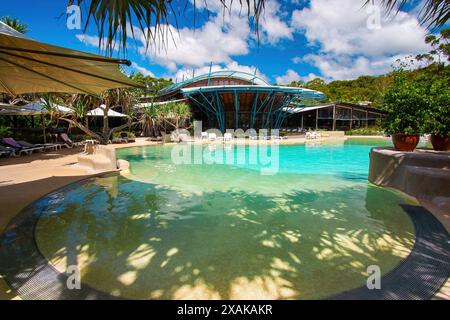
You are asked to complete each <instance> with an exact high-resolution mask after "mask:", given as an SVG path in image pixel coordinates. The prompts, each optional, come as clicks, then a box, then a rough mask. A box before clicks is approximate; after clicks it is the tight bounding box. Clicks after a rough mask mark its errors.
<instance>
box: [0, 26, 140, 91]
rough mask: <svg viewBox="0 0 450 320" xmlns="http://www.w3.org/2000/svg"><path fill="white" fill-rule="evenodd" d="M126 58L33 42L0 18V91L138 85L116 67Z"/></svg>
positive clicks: (127, 62)
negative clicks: (121, 58)
mask: <svg viewBox="0 0 450 320" xmlns="http://www.w3.org/2000/svg"><path fill="white" fill-rule="evenodd" d="M119 64H127V65H129V64H130V62H129V61H127V60H119V59H111V58H107V57H103V56H100V55H95V54H90V53H85V52H81V51H76V50H71V49H67V48H63V47H57V46H53V45H50V44H46V43H42V42H37V41H34V40H32V39H29V38H27V37H25V36H24V35H23V34H21V33H19V32H17V31H15V30H14V29H12V28H10V27H9V26H7V25H6V24H4V23H3V22H0V92H4V93H8V94H10V95H13V96H14V95H18V94H23V93H34V92H36V93H38V92H66V93H87V94H95V95H98V94H100V93H101V92H103V91H105V90H107V89H114V88H122V87H142V86H141V85H140V84H137V83H136V82H134V81H131V80H130V79H129V78H128V77H127V76H126V75H124V74H123V73H122V72H121V71H120V70H119Z"/></svg>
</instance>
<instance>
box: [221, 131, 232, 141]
mask: <svg viewBox="0 0 450 320" xmlns="http://www.w3.org/2000/svg"><path fill="white" fill-rule="evenodd" d="M223 141H225V142H227V141H233V135H232V134H231V133H229V132H227V133H225V134H224V136H223Z"/></svg>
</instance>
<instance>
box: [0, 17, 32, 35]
mask: <svg viewBox="0 0 450 320" xmlns="http://www.w3.org/2000/svg"><path fill="white" fill-rule="evenodd" d="M0 20H1V21H2V22H4V23H5V24H6V25H7V26H10V27H11V28H13V29H14V30H16V31H18V32H20V33H27V32H28V26H27V25H26V24H25V23H21V22H20V21H19V19H17V18H10V17H2V18H0Z"/></svg>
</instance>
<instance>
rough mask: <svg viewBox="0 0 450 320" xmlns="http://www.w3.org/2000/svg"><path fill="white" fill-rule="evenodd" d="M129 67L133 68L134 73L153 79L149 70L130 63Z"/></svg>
mask: <svg viewBox="0 0 450 320" xmlns="http://www.w3.org/2000/svg"><path fill="white" fill-rule="evenodd" d="M131 67H132V68H134V69H135V70H136V71H138V72H140V73H142V74H143V75H144V76H150V77H155V75H154V73H153V72H151V71H150V70H148V69H146V68H144V67H141V66H140V65H138V64H137V63H136V62H132V63H131Z"/></svg>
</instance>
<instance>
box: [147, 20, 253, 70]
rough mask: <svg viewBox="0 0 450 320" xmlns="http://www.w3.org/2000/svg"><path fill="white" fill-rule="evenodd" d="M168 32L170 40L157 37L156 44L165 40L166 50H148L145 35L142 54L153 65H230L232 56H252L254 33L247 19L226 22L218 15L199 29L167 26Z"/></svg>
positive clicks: (174, 67)
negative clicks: (250, 35)
mask: <svg viewBox="0 0 450 320" xmlns="http://www.w3.org/2000/svg"><path fill="white" fill-rule="evenodd" d="M165 32H167V33H166V35H169V36H168V37H165V38H163V37H164V36H161V35H157V37H156V43H162V41H165V47H163V48H155V47H151V48H148V50H147V48H146V45H145V40H144V38H143V37H142V36H141V37H140V40H139V41H140V42H141V45H140V46H139V48H138V51H139V53H140V54H141V55H143V56H146V57H147V58H149V59H150V60H151V61H152V62H155V63H157V64H160V65H163V66H165V67H167V68H168V69H169V70H172V71H174V70H176V69H177V68H178V67H179V66H188V67H201V66H204V65H205V64H208V63H210V62H212V63H215V64H218V63H228V62H231V61H232V59H231V56H239V55H246V54H248V53H249V45H248V42H247V40H248V37H249V34H250V32H251V31H250V28H249V26H248V23H247V22H246V20H243V19H241V18H239V17H230V18H229V19H225V20H222V18H221V17H218V16H217V17H215V18H212V19H211V20H209V21H208V22H206V23H205V24H204V25H203V26H202V27H201V28H198V29H189V28H181V29H179V30H178V31H177V30H176V28H175V27H173V26H172V25H167V26H165ZM170 34H171V35H172V36H173V41H172V38H171V36H170Z"/></svg>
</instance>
